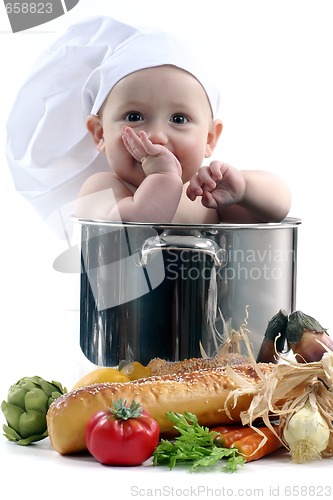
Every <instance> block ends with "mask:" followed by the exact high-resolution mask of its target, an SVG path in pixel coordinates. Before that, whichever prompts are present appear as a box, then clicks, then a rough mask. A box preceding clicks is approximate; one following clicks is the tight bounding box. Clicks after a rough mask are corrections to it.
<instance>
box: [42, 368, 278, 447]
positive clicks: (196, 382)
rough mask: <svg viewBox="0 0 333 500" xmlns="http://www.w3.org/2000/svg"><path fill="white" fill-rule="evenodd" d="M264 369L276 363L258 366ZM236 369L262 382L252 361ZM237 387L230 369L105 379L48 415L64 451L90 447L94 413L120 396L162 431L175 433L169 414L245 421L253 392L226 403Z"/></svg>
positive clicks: (211, 422) (213, 421)
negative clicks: (88, 440) (88, 427)
mask: <svg viewBox="0 0 333 500" xmlns="http://www.w3.org/2000/svg"><path fill="white" fill-rule="evenodd" d="M259 366H260V368H261V370H262V372H263V373H269V372H271V370H272V367H274V366H275V365H270V364H268V363H263V364H259ZM233 370H234V371H235V372H236V373H237V374H238V375H239V376H240V377H241V378H243V379H244V380H249V379H250V380H251V381H252V382H253V381H255V382H258V383H259V381H260V379H259V377H258V375H257V374H256V372H255V370H254V369H253V367H252V365H250V364H247V365H241V366H233ZM237 387H238V385H237V384H236V383H235V382H234V381H233V380H232V379H231V378H230V377H228V376H227V375H226V372H225V368H216V369H213V370H201V371H194V372H189V373H184V374H182V375H169V376H167V375H166V376H156V377H148V378H146V379H139V380H135V381H133V382H125V383H120V382H119V383H103V384H94V385H91V386H86V387H82V388H79V389H75V390H74V391H71V392H69V393H67V394H64V395H63V396H61V397H60V398H58V399H57V400H56V401H54V402H53V403H52V404H51V406H50V408H49V411H48V413H47V426H48V433H49V437H50V441H51V445H52V447H53V448H54V449H55V451H57V452H58V453H60V454H62V455H67V454H73V453H78V452H82V451H84V450H86V443H85V429H86V425H87V423H88V420H89V419H90V417H91V416H92V415H93V414H94V413H95V412H97V411H99V410H103V409H105V408H108V407H110V406H111V405H112V402H115V401H117V400H118V399H120V398H121V399H123V400H127V402H128V404H130V402H131V401H132V400H133V399H134V400H135V401H136V402H138V403H140V404H141V405H142V406H143V407H144V408H145V409H146V410H147V411H148V412H149V413H150V415H151V416H152V417H153V418H154V419H155V420H157V422H158V424H159V426H160V430H161V435H164V434H169V433H172V432H173V431H174V429H173V425H172V423H171V422H170V421H169V420H168V418H167V417H166V415H165V412H167V411H171V412H177V413H184V412H190V413H194V414H195V415H196V416H197V418H198V421H199V423H200V424H201V425H204V426H208V427H213V426H217V425H222V424H228V423H240V422H241V420H240V413H241V412H242V411H246V410H248V408H249V405H250V403H251V401H252V397H253V396H252V395H248V394H244V395H242V396H240V397H239V398H238V399H237V405H236V406H235V407H233V402H232V400H229V401H228V410H229V411H230V415H231V417H232V420H230V418H229V416H228V415H227V413H226V411H225V402H226V398H227V396H228V394H229V393H230V391H232V390H234V389H236V388H237Z"/></svg>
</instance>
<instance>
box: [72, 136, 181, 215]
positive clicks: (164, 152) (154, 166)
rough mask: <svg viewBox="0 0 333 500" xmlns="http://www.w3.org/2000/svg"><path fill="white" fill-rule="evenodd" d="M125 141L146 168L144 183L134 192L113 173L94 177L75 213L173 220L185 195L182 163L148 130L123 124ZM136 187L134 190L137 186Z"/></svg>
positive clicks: (88, 182)
mask: <svg viewBox="0 0 333 500" xmlns="http://www.w3.org/2000/svg"><path fill="white" fill-rule="evenodd" d="M123 142H124V145H125V147H126V148H127V150H128V151H129V153H130V154H131V155H132V156H133V158H134V159H135V160H137V161H138V162H139V163H141V166H140V165H136V164H135V163H134V164H133V171H135V169H136V168H138V169H141V168H142V170H143V172H144V174H145V176H144V177H143V180H142V182H141V183H140V184H139V185H138V186H135V187H136V190H135V191H134V192H133V191H132V190H131V189H130V188H129V187H128V185H127V184H126V182H124V181H123V180H122V179H121V178H119V176H117V175H114V174H113V173H112V172H109V173H100V174H96V175H94V176H92V177H91V178H90V179H88V181H86V183H85V184H84V185H83V187H82V189H81V191H80V195H79V200H78V205H77V210H76V215H77V216H79V217H90V218H99V219H106V220H114V221H116V220H122V221H131V222H152V223H154V222H158V223H168V222H171V221H172V219H173V217H174V215H175V213H176V211H177V208H178V205H179V201H180V198H181V195H182V190H183V182H182V178H181V174H182V171H181V166H180V164H179V162H178V160H177V158H176V157H175V156H174V155H173V154H172V153H171V152H170V151H169V150H168V149H167V148H165V147H164V146H161V145H159V144H153V143H152V142H151V141H150V140H149V138H148V136H147V134H145V132H140V135H139V136H137V135H136V133H135V132H134V131H133V130H132V129H131V128H130V127H124V135H123ZM135 187H134V188H133V189H135Z"/></svg>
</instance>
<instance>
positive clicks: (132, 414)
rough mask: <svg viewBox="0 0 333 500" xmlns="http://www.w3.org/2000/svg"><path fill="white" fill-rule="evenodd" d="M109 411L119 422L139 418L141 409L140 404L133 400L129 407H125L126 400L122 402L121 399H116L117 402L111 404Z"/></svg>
mask: <svg viewBox="0 0 333 500" xmlns="http://www.w3.org/2000/svg"><path fill="white" fill-rule="evenodd" d="M110 410H111V412H112V413H113V414H114V415H115V417H116V418H119V419H120V420H128V419H130V418H138V417H140V416H141V414H142V410H143V408H142V406H141V405H140V403H136V402H135V401H134V400H133V401H132V402H131V404H130V405H129V406H127V400H126V399H124V401H123V400H122V399H118V401H116V402H115V403H113V404H112V408H110Z"/></svg>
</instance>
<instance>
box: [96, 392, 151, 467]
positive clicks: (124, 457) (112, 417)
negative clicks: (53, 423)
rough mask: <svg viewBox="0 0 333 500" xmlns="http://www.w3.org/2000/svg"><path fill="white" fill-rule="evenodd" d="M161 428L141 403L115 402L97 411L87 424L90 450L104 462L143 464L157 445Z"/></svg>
mask: <svg viewBox="0 0 333 500" xmlns="http://www.w3.org/2000/svg"><path fill="white" fill-rule="evenodd" d="M159 436H160V428H159V425H158V423H157V422H156V420H154V419H153V418H152V417H151V416H150V415H149V413H148V412H147V411H146V410H144V409H143V408H142V407H141V406H140V405H139V404H138V403H135V401H132V403H131V405H130V406H129V407H126V401H124V402H122V400H119V401H117V402H116V403H114V405H113V408H108V409H106V410H102V411H99V412H97V413H95V415H93V416H92V417H91V419H90V420H89V422H88V424H87V427H86V445H87V448H88V450H89V452H90V453H91V454H92V455H93V457H95V458H96V460H98V461H99V462H101V463H102V464H105V465H140V464H142V463H143V462H145V461H146V460H148V458H150V457H151V456H152V454H153V452H154V450H155V448H156V446H157V445H158V442H159Z"/></svg>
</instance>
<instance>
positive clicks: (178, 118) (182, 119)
mask: <svg viewBox="0 0 333 500" xmlns="http://www.w3.org/2000/svg"><path fill="white" fill-rule="evenodd" d="M170 121H171V122H172V123H176V124H177V125H183V124H184V123H187V122H188V118H187V116H185V115H182V114H181V113H177V114H175V115H172V117H171V118H170Z"/></svg>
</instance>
